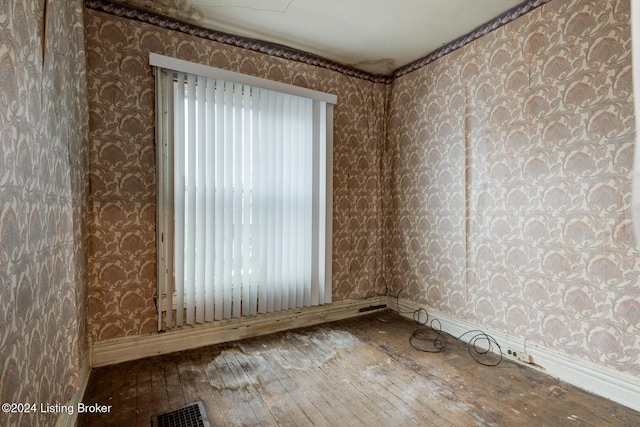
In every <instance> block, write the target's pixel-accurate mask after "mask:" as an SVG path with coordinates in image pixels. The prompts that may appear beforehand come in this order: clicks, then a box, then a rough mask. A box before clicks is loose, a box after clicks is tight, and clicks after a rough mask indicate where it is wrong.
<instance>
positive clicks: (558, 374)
mask: <svg viewBox="0 0 640 427" xmlns="http://www.w3.org/2000/svg"><path fill="white" fill-rule="evenodd" d="M387 305H388V307H389V309H391V310H393V311H396V312H397V311H398V310H399V311H400V314H401V315H402V316H404V317H408V318H413V312H414V311H415V310H416V309H418V308H420V306H419V305H418V304H416V303H414V302H412V301H409V300H405V299H402V298H400V299H399V300H398V302H396V298H394V297H389V299H388V301H387ZM428 312H429V318H430V319H438V320H439V321H440V325H441V328H442V330H443V331H445V332H447V333H448V334H450V335H453V336H455V337H459V336H460V335H462V334H463V333H464V332H467V331H469V330H473V329H483V330H484V332H486V333H487V334H489V335H491V336H492V337H493V338H494V339H495V340H496V341H497V342H498V344H499V345H500V347H501V349H502V352H503V355H504V357H506V358H509V359H510V360H514V361H517V362H518V363H522V364H525V365H527V366H529V367H531V368H534V369H537V370H540V371H542V372H544V373H545V374H547V375H551V376H552V377H554V378H558V379H560V380H562V381H565V382H567V383H569V384H572V385H575V386H576V387H580V388H581V389H583V390H586V391H588V392H590V393H593V394H596V395H598V396H602V397H604V398H607V399H610V400H613V401H614V402H617V403H620V404H622V405H625V406H627V407H629V408H632V409H634V410H636V411H640V378H638V377H635V376H632V375H629V374H626V373H624V372H620V371H617V370H614V369H611V368H607V367H604V366H602V365H598V364H596V363H593V362H589V361H586V360H583V359H578V358H576V357H572V356H569V355H567V354H564V353H561V352H559V351H556V350H553V349H549V348H545V347H542V346H540V345H537V344H530V343H528V342H527V341H525V339H524V338H520V337H515V336H511V335H508V334H504V333H502V332H496V331H493V330H487V329H484V328H482V327H479V326H478V325H476V324H473V323H470V322H467V321H464V320H461V319H456V318H454V317H452V316H449V315H446V314H443V313H439V312H438V311H436V310H433V309H431V308H428ZM423 320H424V319H421V321H423ZM463 339H464V338H463ZM508 349H512V350H516V351H517V352H526V353H527V354H528V355H529V356H531V358H532V363H524V362H522V361H520V360H518V359H517V358H515V357H510V356H509V355H508V354H507V350H508ZM496 350H497V349H496Z"/></svg>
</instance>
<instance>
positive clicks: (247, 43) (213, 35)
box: [85, 0, 393, 84]
mask: <svg viewBox="0 0 640 427" xmlns="http://www.w3.org/2000/svg"><path fill="white" fill-rule="evenodd" d="M85 6H86V7H87V8H89V9H92V10H95V11H98V12H104V13H108V14H111V15H115V16H119V17H122V18H128V19H133V20H134V21H138V22H143V23H145V24H151V25H155V26H158V27H161V28H166V29H170V30H173V31H179V32H181V33H184V34H188V35H191V36H196V37H201V38H204V39H208V40H211V41H214V42H218V43H223V44H227V45H230V46H236V47H240V48H243V49H247V50H252V51H254V52H259V53H264V54H266V55H270V56H274V57H276V58H282V59H287V60H291V61H297V62H302V63H304V64H308V65H314V66H317V67H322V68H327V69H329V70H332V71H337V72H339V73H342V74H345V75H347V76H351V77H357V78H359V79H364V80H369V81H371V82H373V83H385V84H389V83H391V82H392V81H393V77H392V76H383V75H381V74H372V73H367V72H366V71H362V70H358V69H355V68H351V67H348V66H346V65H342V64H339V63H337V62H334V61H330V60H328V59H326V58H323V57H321V56H317V55H313V54H311V53H307V52H303V51H301V50H297V49H293V48H290V47H287V46H282V45H277V44H274V43H268V42H265V41H262V40H256V39H251V38H248V37H243V36H237V35H235V34H230V33H226V32H223V31H218V30H212V29H209V28H204V27H200V26H198V25H194V24H190V23H187V22H184V21H181V20H179V19H175V18H171V17H168V16H164V15H161V14H159V13H155V12H151V11H147V10H143V9H140V8H137V7H135V6H131V5H128V4H123V3H118V2H115V1H111V0H86V2H85Z"/></svg>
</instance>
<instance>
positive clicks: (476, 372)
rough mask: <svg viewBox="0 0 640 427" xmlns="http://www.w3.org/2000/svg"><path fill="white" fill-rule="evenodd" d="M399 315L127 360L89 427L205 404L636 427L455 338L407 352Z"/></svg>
mask: <svg viewBox="0 0 640 427" xmlns="http://www.w3.org/2000/svg"><path fill="white" fill-rule="evenodd" d="M413 328H414V324H413V322H411V321H408V320H407V319H404V318H401V317H399V316H397V315H396V314H393V313H389V312H387V313H375V314H372V315H369V316H363V317H359V318H355V319H348V320H344V321H340V322H334V323H329V324H325V325H318V326H315V327H311V328H305V329H301V330H297V331H289V332H282V333H277V334H273V335H269V336H263V337H257V338H252V339H248V340H244V341H240V342H236V343H228V344H224V345H218V346H210V347H204V348H201V349H195V350H189V351H185V352H181V353H176V354H172V355H165V356H159V357H154V358H149V359H145V360H142V361H136V362H127V363H123V364H120V365H114V366H109V367H104V368H99V369H96V370H94V371H93V373H92V376H91V379H90V383H89V386H88V387H87V393H86V395H85V397H84V399H83V401H84V402H87V403H100V404H107V405H112V406H113V408H114V409H113V412H112V413H111V414H86V415H81V416H80V417H79V423H78V425H79V426H80V427H87V426H89V427H93V426H124V425H126V426H129V425H131V426H135V425H137V426H148V425H149V420H150V417H151V415H153V414H159V413H162V412H166V411H169V410H175V409H177V408H179V407H181V406H183V405H184V404H185V403H191V402H193V401H196V400H203V402H204V404H205V408H206V410H207V414H208V416H209V419H210V420H211V423H212V425H215V426H236V425H237V426H244V425H249V426H250V425H266V426H272V425H273V426H308V425H317V426H323V427H324V426H335V425H349V426H352V425H362V426H364V425H366V426H379V425H380V426H397V425H437V426H455V427H457V426H476V425H483V426H512V425H527V426H529V425H536V426H575V425H580V426H594V427H596V426H597V427H600V426H611V427H619V426H638V425H640V413H638V412H636V411H633V410H631V409H629V408H626V407H624V406H621V405H618V404H615V403H613V402H611V401H608V400H606V399H602V398H599V397H597V396H594V395H591V394H589V393H586V392H584V391H582V390H579V389H577V388H576V387H573V386H571V385H569V384H566V383H563V382H561V381H558V380H555V379H553V378H551V377H548V376H545V375H544V374H542V373H540V372H538V371H536V370H534V369H531V368H528V367H526V366H523V365H520V364H517V363H514V362H511V361H508V360H505V361H503V362H502V363H501V364H500V365H498V366H497V367H486V366H481V365H479V364H477V363H476V362H475V361H474V360H473V359H472V358H471V356H470V355H469V353H468V352H467V346H466V344H464V343H462V342H459V341H457V340H455V339H454V338H452V337H448V345H447V347H446V348H445V350H444V351H443V352H441V353H424V352H420V351H417V350H415V349H414V348H413V347H411V345H410V344H409V337H410V335H411V333H412V332H413Z"/></svg>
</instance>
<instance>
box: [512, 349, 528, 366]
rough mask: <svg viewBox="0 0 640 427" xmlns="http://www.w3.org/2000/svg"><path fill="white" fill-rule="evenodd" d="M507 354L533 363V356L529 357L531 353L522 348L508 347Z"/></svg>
mask: <svg viewBox="0 0 640 427" xmlns="http://www.w3.org/2000/svg"><path fill="white" fill-rule="evenodd" d="M507 354H508V355H509V356H511V357H513V358H514V359H517V360H519V361H521V362H523V363H533V358H532V357H531V355H530V354H529V353H527V352H525V351H524V350H516V349H513V348H508V349H507Z"/></svg>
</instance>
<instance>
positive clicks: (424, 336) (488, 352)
mask: <svg viewBox="0 0 640 427" xmlns="http://www.w3.org/2000/svg"><path fill="white" fill-rule="evenodd" d="M401 293H402V290H400V291H399V292H398V293H397V295H396V304H397V307H398V313H400V314H410V313H413V321H414V322H415V323H416V328H415V330H414V331H413V333H412V334H411V337H410V338H409V344H411V347H413V348H415V349H416V350H418V351H422V352H425V353H440V352H441V351H443V350H444V349H445V348H446V347H447V335H449V336H450V337H452V338H455V339H457V340H458V341H463V339H462V338H464V337H465V336H468V335H471V338H470V339H469V340H468V341H467V350H468V351H469V355H470V356H471V357H472V358H473V360H475V361H476V362H477V363H479V364H481V365H483V366H497V365H499V364H500V362H502V348H501V347H500V344H498V342H497V341H496V340H495V338H493V337H492V336H491V335H489V334H487V333H486V332H483V331H481V330H480V329H473V330H471V331H467V332H465V333H464V334H462V335H460V336H459V337H454V336H453V335H450V334H447V333H446V332H443V331H442V324H441V323H440V321H439V320H438V319H431V322H429V313H427V310H426V309H424V308H418V309H417V310H415V311H413V312H411V311H401V310H400V301H399V300H400V294H401ZM422 317H424V321H421V320H420V319H421V318H422ZM494 346H495V347H497V349H498V351H497V352H495V351H494Z"/></svg>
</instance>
